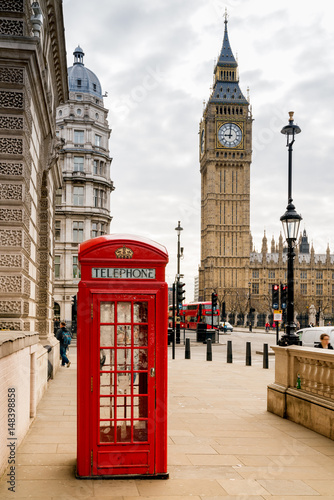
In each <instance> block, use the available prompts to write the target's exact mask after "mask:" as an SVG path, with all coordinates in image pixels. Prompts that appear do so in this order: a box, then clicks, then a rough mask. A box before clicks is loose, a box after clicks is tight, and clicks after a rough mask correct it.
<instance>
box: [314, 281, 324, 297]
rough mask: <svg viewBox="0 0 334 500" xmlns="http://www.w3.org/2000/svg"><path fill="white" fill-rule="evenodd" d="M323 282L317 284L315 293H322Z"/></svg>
mask: <svg viewBox="0 0 334 500" xmlns="http://www.w3.org/2000/svg"><path fill="white" fill-rule="evenodd" d="M322 293H323V292H322V283H317V284H316V285H315V294H316V295H322Z"/></svg>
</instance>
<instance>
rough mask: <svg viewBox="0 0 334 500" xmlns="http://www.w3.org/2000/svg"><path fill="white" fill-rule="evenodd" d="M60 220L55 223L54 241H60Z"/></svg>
mask: <svg viewBox="0 0 334 500" xmlns="http://www.w3.org/2000/svg"><path fill="white" fill-rule="evenodd" d="M60 223H61V221H60V220H56V221H55V240H56V241H60Z"/></svg>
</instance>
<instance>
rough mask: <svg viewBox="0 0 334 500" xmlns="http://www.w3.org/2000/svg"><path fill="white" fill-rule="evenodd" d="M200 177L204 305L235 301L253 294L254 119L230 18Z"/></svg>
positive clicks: (207, 114)
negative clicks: (231, 38) (250, 291)
mask: <svg viewBox="0 0 334 500" xmlns="http://www.w3.org/2000/svg"><path fill="white" fill-rule="evenodd" d="M199 137H200V145H199V149H200V151H199V154H200V172H201V265H200V269H199V300H211V293H212V292H213V291H215V292H217V294H218V298H219V300H224V301H225V302H226V307H227V308H229V310H230V311H231V310H233V304H232V302H235V300H236V298H237V297H240V298H242V297H243V296H245V295H247V294H248V281H249V275H248V273H249V259H250V252H251V235H250V164H251V161H252V160H251V157H252V150H251V148H252V116H251V110H250V106H249V102H248V100H247V99H246V98H245V97H244V95H243V93H242V91H241V90H240V87H239V75H238V63H237V61H236V59H235V58H234V56H233V53H232V50H231V46H230V42H229V38H228V32H227V14H225V32H224V40H223V45H222V48H221V52H220V55H219V58H218V61H217V64H216V66H215V69H214V85H213V90H212V93H211V96H210V98H209V101H208V103H207V104H206V107H205V109H204V113H203V118H202V120H201V123H200V130H199Z"/></svg>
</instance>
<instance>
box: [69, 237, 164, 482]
mask: <svg viewBox="0 0 334 500" xmlns="http://www.w3.org/2000/svg"><path fill="white" fill-rule="evenodd" d="M79 262H80V265H81V281H80V283H79V292H78V336H77V347H78V431H77V432H78V444H77V477H81V478H94V477H109V478H115V477H117V476H118V477H129V476H136V477H138V476H145V477H147V476H148V477H159V478H167V477H168V473H167V326H168V325H167V322H168V318H167V310H168V287H167V283H166V282H165V267H166V264H167V262H168V255H167V251H166V249H165V247H163V246H162V245H160V244H158V243H155V242H153V241H151V240H148V239H146V238H139V237H136V236H127V235H106V236H101V237H98V238H94V239H92V240H89V241H85V242H84V243H82V244H81V245H80V248H79Z"/></svg>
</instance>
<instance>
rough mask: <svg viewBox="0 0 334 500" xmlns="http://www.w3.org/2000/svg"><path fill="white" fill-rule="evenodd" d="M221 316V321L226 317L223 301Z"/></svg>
mask: <svg viewBox="0 0 334 500" xmlns="http://www.w3.org/2000/svg"><path fill="white" fill-rule="evenodd" d="M221 318H222V321H225V319H226V308H225V302H223V303H222V313H221Z"/></svg>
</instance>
